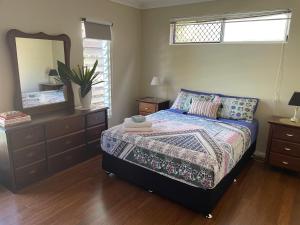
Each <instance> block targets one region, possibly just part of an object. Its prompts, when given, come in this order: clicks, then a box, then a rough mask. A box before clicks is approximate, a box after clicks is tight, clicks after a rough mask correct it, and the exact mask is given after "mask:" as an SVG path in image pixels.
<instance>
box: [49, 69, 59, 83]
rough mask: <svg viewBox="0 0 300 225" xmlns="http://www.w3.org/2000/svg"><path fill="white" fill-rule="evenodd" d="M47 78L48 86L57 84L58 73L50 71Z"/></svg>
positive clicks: (53, 70)
mask: <svg viewBox="0 0 300 225" xmlns="http://www.w3.org/2000/svg"><path fill="white" fill-rule="evenodd" d="M48 76H49V83H50V84H56V82H57V80H56V79H57V76H58V72H57V70H56V69H50V70H49V73H48Z"/></svg>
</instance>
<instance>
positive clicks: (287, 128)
mask: <svg viewBox="0 0 300 225" xmlns="http://www.w3.org/2000/svg"><path fill="white" fill-rule="evenodd" d="M269 123H270V131H269V141H268V147H267V153H266V163H268V164H270V165H272V166H277V167H280V168H285V169H289V170H293V171H297V172H300V124H299V123H294V122H291V121H290V120H289V119H288V118H279V117H273V118H272V119H271V120H270V121H269Z"/></svg>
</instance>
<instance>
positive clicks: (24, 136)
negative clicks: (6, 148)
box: [10, 125, 45, 150]
mask: <svg viewBox="0 0 300 225" xmlns="http://www.w3.org/2000/svg"><path fill="white" fill-rule="evenodd" d="M43 140H45V131H44V128H43V126H41V125H38V126H32V127H26V128H22V129H18V130H14V131H12V132H11V133H10V143H11V147H12V148H13V150H16V149H18V148H22V147H25V146H27V145H31V144H36V143H38V142H41V141H43Z"/></svg>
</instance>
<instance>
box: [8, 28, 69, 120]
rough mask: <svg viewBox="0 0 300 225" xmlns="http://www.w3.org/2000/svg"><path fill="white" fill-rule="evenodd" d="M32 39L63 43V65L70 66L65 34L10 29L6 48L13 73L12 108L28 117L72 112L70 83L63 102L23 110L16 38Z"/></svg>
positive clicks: (67, 42)
mask: <svg viewBox="0 0 300 225" xmlns="http://www.w3.org/2000/svg"><path fill="white" fill-rule="evenodd" d="M18 37H19V38H32V39H43V40H54V41H63V42H64V52H65V64H66V65H67V66H70V51H71V39H70V38H69V36H68V35H66V34H60V35H49V34H45V33H43V32H39V33H24V32H22V31H20V30H16V29H12V30H9V31H8V32H7V35H6V38H7V42H8V46H9V48H10V53H11V59H12V67H13V73H14V83H15V100H14V107H15V108H16V109H17V110H20V111H22V112H25V113H28V114H29V115H36V114H42V113H49V112H53V111H59V110H74V94H73V89H72V84H71V82H68V83H67V85H66V86H67V99H66V101H65V102H60V103H53V104H48V105H41V106H36V107H32V108H23V102H22V91H21V84H20V74H19V66H18V65H19V64H18V56H17V48H16V38H18Z"/></svg>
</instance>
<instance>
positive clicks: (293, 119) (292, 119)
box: [291, 107, 299, 123]
mask: <svg viewBox="0 0 300 225" xmlns="http://www.w3.org/2000/svg"><path fill="white" fill-rule="evenodd" d="M298 110H299V107H296V108H295V113H294V116H293V117H292V118H291V121H292V122H293V123H299V119H298V117H297V113H298Z"/></svg>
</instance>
